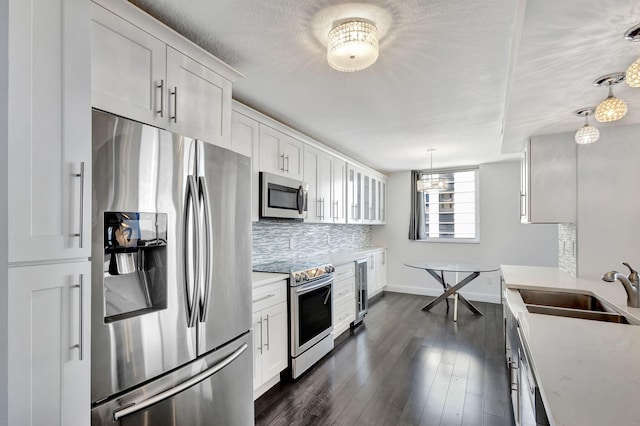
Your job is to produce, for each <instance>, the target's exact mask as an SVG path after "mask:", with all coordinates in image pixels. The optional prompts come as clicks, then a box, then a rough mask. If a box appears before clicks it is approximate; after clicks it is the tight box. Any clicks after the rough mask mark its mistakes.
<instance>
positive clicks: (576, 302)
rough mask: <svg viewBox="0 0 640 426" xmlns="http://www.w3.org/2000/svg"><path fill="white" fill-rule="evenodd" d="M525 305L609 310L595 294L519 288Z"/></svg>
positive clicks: (599, 310)
mask: <svg viewBox="0 0 640 426" xmlns="http://www.w3.org/2000/svg"><path fill="white" fill-rule="evenodd" d="M518 291H519V292H520V296H521V297H522V301H523V302H524V303H525V304H526V305H540V306H553V307H556V308H569V309H580V310H583V311H595V312H611V309H608V308H606V307H605V306H604V305H603V304H602V302H601V301H600V300H598V299H597V298H596V297H595V296H592V295H590V294H584V293H570V292H561V291H545V290H525V289H519V290H518Z"/></svg>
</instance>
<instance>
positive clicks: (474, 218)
mask: <svg viewBox="0 0 640 426" xmlns="http://www.w3.org/2000/svg"><path fill="white" fill-rule="evenodd" d="M434 177H440V178H445V179H446V180H447V188H446V189H445V190H441V191H437V190H433V191H429V192H424V193H422V196H423V201H424V230H425V235H424V237H423V238H422V239H424V240H427V241H429V240H431V241H446V240H449V241H474V242H476V241H478V224H479V220H478V169H471V170H469V169H467V170H455V171H450V172H441V173H438V174H434Z"/></svg>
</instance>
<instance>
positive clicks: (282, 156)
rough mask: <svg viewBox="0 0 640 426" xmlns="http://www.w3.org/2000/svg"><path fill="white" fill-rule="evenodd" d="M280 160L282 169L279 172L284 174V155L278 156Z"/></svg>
mask: <svg viewBox="0 0 640 426" xmlns="http://www.w3.org/2000/svg"><path fill="white" fill-rule="evenodd" d="M280 158H282V168H281V169H280V170H282V172H283V173H284V172H285V169H284V154H280Z"/></svg>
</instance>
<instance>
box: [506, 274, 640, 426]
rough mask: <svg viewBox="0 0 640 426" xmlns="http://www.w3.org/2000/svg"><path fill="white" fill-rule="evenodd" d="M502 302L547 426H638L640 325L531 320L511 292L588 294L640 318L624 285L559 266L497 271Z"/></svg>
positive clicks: (551, 318) (538, 316)
mask: <svg viewBox="0 0 640 426" xmlns="http://www.w3.org/2000/svg"><path fill="white" fill-rule="evenodd" d="M501 270H502V274H503V277H504V280H505V283H506V287H507V289H506V291H505V296H506V302H507V304H508V306H509V308H510V309H511V311H512V312H513V313H514V315H515V316H516V318H517V319H518V322H519V324H520V328H521V330H522V334H523V338H524V340H525V345H526V346H527V348H528V350H529V353H530V354H531V358H532V359H531V360H530V362H531V367H532V368H533V371H534V374H535V376H536V378H537V380H538V386H539V388H540V393H541V395H542V399H543V401H544V405H545V408H546V411H547V416H548V417H549V421H550V422H551V424H552V425H563V426H564V425H581V426H584V425H605V424H607V425H640V405H639V404H638V403H637V402H636V401H637V400H638V398H640V365H638V363H640V326H639V325H626V324H614V323H606V322H600V321H590V320H583V319H575V318H565V317H556V316H550V315H541V314H531V313H529V312H528V311H527V310H526V307H525V306H524V303H523V302H522V299H521V297H520V294H519V293H518V292H517V291H516V290H515V288H551V289H566V290H568V291H580V292H586V293H591V294H593V295H595V296H597V297H599V298H601V299H604V300H606V301H608V302H609V303H610V304H612V305H614V306H615V307H616V309H617V310H619V311H620V312H621V313H624V314H625V315H627V316H629V317H633V318H635V319H637V320H640V309H638V308H628V307H627V306H626V293H625V291H624V289H623V287H622V285H621V284H620V283H618V282H616V283H606V282H604V281H592V280H586V279H581V278H575V277H571V276H570V275H568V274H565V273H563V272H561V271H559V270H558V269H557V268H548V267H532V266H516V265H502V266H501Z"/></svg>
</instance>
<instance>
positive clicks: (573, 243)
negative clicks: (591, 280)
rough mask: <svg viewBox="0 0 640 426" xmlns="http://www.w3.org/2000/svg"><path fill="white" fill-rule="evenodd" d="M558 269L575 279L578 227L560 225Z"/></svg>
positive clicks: (570, 224) (568, 224) (572, 224)
mask: <svg viewBox="0 0 640 426" xmlns="http://www.w3.org/2000/svg"><path fill="white" fill-rule="evenodd" d="M558 244H559V245H558V254H559V256H558V268H559V269H560V270H561V271H563V272H566V273H568V274H570V275H571V276H573V277H575V276H576V272H577V267H576V254H577V253H576V250H577V249H578V242H577V232H576V225H575V224H574V223H561V224H559V225H558Z"/></svg>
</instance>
